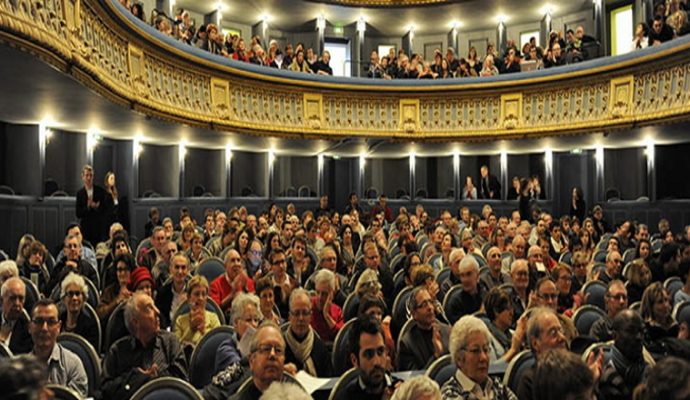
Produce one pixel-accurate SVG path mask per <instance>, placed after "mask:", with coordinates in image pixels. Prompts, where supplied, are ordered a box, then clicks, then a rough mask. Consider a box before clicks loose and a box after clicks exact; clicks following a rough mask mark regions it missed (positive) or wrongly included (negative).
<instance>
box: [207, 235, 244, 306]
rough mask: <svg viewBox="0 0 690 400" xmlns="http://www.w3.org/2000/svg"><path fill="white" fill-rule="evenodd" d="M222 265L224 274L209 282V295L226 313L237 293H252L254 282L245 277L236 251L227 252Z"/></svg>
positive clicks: (240, 259)
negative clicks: (223, 265)
mask: <svg viewBox="0 0 690 400" xmlns="http://www.w3.org/2000/svg"><path fill="white" fill-rule="evenodd" d="M224 263H225V273H224V274H223V275H221V276H219V277H218V278H216V279H215V280H214V281H213V282H211V290H210V294H209V295H210V296H211V299H213V301H215V302H216V303H217V304H218V305H219V306H220V308H221V309H222V310H224V311H228V310H229V309H230V306H231V305H232V299H234V298H235V296H236V295H237V294H238V293H242V292H245V293H246V292H249V293H253V292H254V281H253V280H252V279H251V278H250V277H248V276H247V273H246V272H245V270H244V265H243V264H242V258H241V257H240V253H238V252H237V250H234V249H232V250H230V251H228V252H227V254H225V260H224Z"/></svg>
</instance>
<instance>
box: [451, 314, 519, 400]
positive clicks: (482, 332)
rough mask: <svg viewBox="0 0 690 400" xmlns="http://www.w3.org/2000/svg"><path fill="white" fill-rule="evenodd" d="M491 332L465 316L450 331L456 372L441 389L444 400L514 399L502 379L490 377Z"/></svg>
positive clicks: (477, 319) (479, 321) (472, 317)
mask: <svg viewBox="0 0 690 400" xmlns="http://www.w3.org/2000/svg"><path fill="white" fill-rule="evenodd" d="M490 343H491V333H490V332H489V329H488V328H487V327H486V325H485V324H484V322H482V320H480V319H479V318H477V317H474V316H471V315H466V316H464V317H462V318H460V319H459V320H458V322H456V323H455V325H453V329H452V330H451V332H450V345H449V347H450V355H451V357H452V359H453V363H454V364H455V365H456V366H457V367H458V370H457V372H456V373H455V375H453V376H452V377H451V378H450V379H449V380H448V381H446V382H445V383H444V384H443V386H442V387H441V397H442V398H443V400H456V399H458V400H459V399H468V398H477V399H479V398H481V399H489V400H517V399H518V397H517V396H515V394H514V393H513V392H512V391H511V390H510V389H509V388H508V387H506V386H503V383H502V382H501V379H499V378H491V377H490V376H489V360H490V352H491V346H490Z"/></svg>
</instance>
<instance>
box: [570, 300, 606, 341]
mask: <svg viewBox="0 0 690 400" xmlns="http://www.w3.org/2000/svg"><path fill="white" fill-rule="evenodd" d="M605 316H606V313H605V312H604V310H602V309H601V308H599V307H596V306H591V305H585V306H582V307H580V308H578V309H577V311H575V314H574V315H573V323H574V324H575V328H577V331H578V332H579V333H580V335H589V329H590V328H591V327H592V325H593V324H594V323H595V322H596V321H598V320H599V318H603V317H605Z"/></svg>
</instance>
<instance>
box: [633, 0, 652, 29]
mask: <svg viewBox="0 0 690 400" xmlns="http://www.w3.org/2000/svg"><path fill="white" fill-rule="evenodd" d="M633 9H634V10H635V26H637V24H639V23H640V22H649V21H651V20H652V18H653V16H654V0H635V4H634V5H633Z"/></svg>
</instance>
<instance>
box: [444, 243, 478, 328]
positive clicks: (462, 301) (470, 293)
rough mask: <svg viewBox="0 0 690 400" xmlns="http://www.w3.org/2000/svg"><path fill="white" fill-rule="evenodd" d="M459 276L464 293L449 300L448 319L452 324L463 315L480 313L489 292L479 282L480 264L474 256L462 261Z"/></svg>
mask: <svg viewBox="0 0 690 400" xmlns="http://www.w3.org/2000/svg"><path fill="white" fill-rule="evenodd" d="M459 275H460V285H461V287H462V291H461V292H460V293H459V294H457V295H456V296H453V297H451V298H450V299H449V300H448V301H449V305H448V308H447V309H448V313H447V314H446V317H448V321H449V322H450V323H451V324H454V323H455V321H457V320H459V319H460V317H462V316H463V315H468V314H472V313H474V312H477V311H479V309H480V308H481V306H482V302H483V301H484V297H485V296H486V293H487V292H488V290H486V288H485V287H484V284H480V282H479V264H478V263H477V260H476V259H475V258H474V256H466V257H464V258H463V259H462V261H460V266H459Z"/></svg>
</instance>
